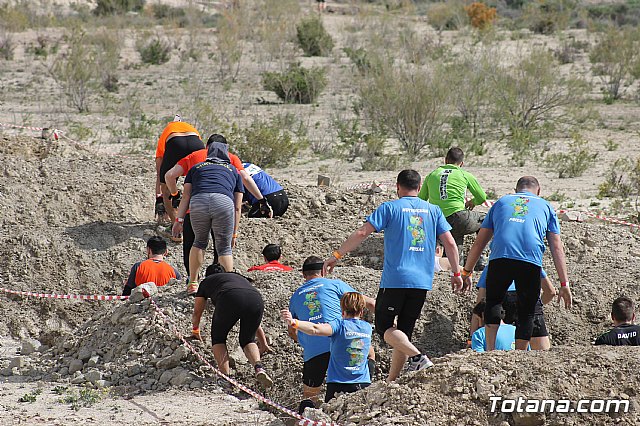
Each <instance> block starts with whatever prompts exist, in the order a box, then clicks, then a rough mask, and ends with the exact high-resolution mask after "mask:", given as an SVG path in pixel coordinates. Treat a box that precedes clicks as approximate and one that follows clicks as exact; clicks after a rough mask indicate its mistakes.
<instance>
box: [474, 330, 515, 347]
mask: <svg viewBox="0 0 640 426" xmlns="http://www.w3.org/2000/svg"><path fill="white" fill-rule="evenodd" d="M515 348H516V327H515V326H514V325H511V324H500V327H499V328H498V334H497V335H496V350H499V351H511V350H514V349H515ZM471 349H473V350H474V351H476V352H484V351H486V350H487V340H486V335H485V328H484V327H480V328H479V329H477V330H476V331H475V332H474V333H473V336H471Z"/></svg>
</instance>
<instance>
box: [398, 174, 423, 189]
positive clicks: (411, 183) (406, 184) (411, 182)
mask: <svg viewBox="0 0 640 426" xmlns="http://www.w3.org/2000/svg"><path fill="white" fill-rule="evenodd" d="M396 182H397V183H398V185H400V186H401V187H403V188H405V189H409V190H416V191H417V190H418V188H420V183H421V182H422V178H421V177H420V173H418V172H416V171H415V170H411V169H406V170H403V171H401V172H400V173H398V178H397V179H396Z"/></svg>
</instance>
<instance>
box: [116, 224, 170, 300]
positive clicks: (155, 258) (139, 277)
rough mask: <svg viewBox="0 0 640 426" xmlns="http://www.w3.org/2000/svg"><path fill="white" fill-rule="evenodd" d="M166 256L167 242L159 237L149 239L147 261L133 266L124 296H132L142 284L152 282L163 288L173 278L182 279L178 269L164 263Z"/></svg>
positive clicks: (123, 291) (123, 292)
mask: <svg viewBox="0 0 640 426" xmlns="http://www.w3.org/2000/svg"><path fill="white" fill-rule="evenodd" d="M166 255H167V242H166V241H165V240H164V239H163V238H162V237H158V236H155V237H151V238H149V240H148V241H147V260H145V261H143V262H138V263H136V264H135V265H133V267H132V268H131V272H130V273H129V278H128V279H127V282H126V284H125V286H124V289H123V290H122V295H123V296H130V295H131V290H133V289H134V288H136V287H137V286H139V285H140V284H144V283H148V282H152V283H154V284H155V285H156V286H158V287H162V286H163V285H166V284H167V283H168V282H169V280H170V279H171V278H175V279H177V280H179V279H181V277H180V273H179V272H178V271H177V270H176V268H174V267H173V266H171V265H169V264H168V263H167V262H165V261H164V257H165V256H166Z"/></svg>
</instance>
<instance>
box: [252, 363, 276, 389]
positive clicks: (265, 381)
mask: <svg viewBox="0 0 640 426" xmlns="http://www.w3.org/2000/svg"><path fill="white" fill-rule="evenodd" d="M256 380H257V381H258V383H260V384H261V385H262V387H263V388H265V389H269V388H270V387H271V386H273V380H271V377H269V375H268V374H267V372H266V371H264V368H259V369H257V370H256Z"/></svg>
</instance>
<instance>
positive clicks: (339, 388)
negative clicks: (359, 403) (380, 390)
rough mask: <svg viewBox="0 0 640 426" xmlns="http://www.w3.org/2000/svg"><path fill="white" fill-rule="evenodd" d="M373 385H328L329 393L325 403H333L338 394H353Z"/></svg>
mask: <svg viewBox="0 0 640 426" xmlns="http://www.w3.org/2000/svg"><path fill="white" fill-rule="evenodd" d="M370 384H371V383H327V393H326V395H325V397H324V402H329V401H331V400H332V399H333V398H334V397H335V396H336V394H337V393H353V392H357V391H359V390H360V389H364V388H366V387H367V386H369V385H370Z"/></svg>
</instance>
